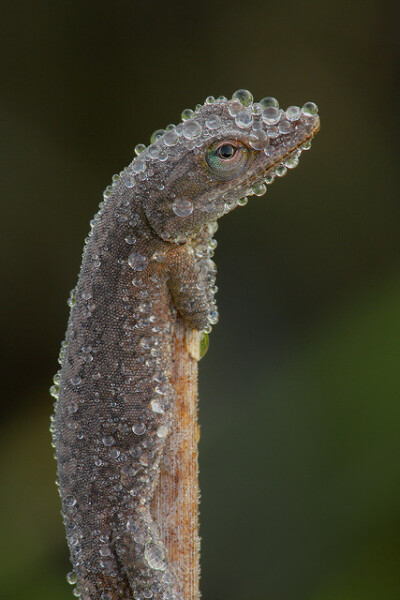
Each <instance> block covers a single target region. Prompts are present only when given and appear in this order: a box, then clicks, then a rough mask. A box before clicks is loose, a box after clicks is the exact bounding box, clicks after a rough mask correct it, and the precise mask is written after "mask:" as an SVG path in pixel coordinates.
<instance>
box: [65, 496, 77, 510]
mask: <svg viewBox="0 0 400 600" xmlns="http://www.w3.org/2000/svg"><path fill="white" fill-rule="evenodd" d="M64 504H65V506H68V507H72V506H75V504H76V500H75V498H74V497H73V496H65V499H64Z"/></svg>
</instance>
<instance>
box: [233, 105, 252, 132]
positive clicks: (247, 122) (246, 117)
mask: <svg viewBox="0 0 400 600" xmlns="http://www.w3.org/2000/svg"><path fill="white" fill-rule="evenodd" d="M235 123H236V125H237V126H238V127H240V129H246V128H247V127H251V125H252V123H253V115H252V114H251V112H250V111H249V110H246V109H244V110H241V111H240V112H238V114H237V115H236V117H235Z"/></svg>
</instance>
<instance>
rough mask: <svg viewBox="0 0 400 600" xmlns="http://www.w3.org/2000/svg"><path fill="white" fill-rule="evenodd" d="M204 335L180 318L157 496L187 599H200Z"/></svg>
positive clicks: (157, 515) (156, 514)
mask: <svg viewBox="0 0 400 600" xmlns="http://www.w3.org/2000/svg"><path fill="white" fill-rule="evenodd" d="M199 346H200V333H199V332H197V331H193V330H192V329H190V328H189V327H188V326H187V325H185V323H184V321H183V320H182V319H181V318H179V317H178V319H177V324H176V327H175V331H174V338H173V343H172V353H173V354H172V356H173V368H172V377H171V382H172V385H173V387H174V390H175V395H176V399H175V414H174V417H173V428H172V433H171V434H170V435H169V438H168V441H167V445H166V448H165V452H164V456H163V460H162V463H161V468H160V482H159V485H158V487H157V490H156V493H155V495H154V499H153V507H152V508H153V518H154V519H155V521H156V522H157V523H158V526H159V528H160V532H161V536H162V539H163V541H164V544H165V546H166V548H167V551H168V557H169V563H170V565H171V566H172V568H173V570H174V571H175V572H176V574H177V577H178V580H179V583H180V586H181V589H182V597H183V599H184V600H199V597H200V592H199V578H200V565H199V558H200V539H199V523H198V503H199V484H198V449H197V445H198V441H199V426H198V419H197V373H198V368H197V361H198V360H199Z"/></svg>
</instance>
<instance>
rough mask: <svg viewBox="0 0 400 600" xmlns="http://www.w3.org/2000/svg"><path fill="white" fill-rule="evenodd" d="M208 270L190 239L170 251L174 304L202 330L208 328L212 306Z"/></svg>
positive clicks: (171, 289) (170, 283)
mask: <svg viewBox="0 0 400 600" xmlns="http://www.w3.org/2000/svg"><path fill="white" fill-rule="evenodd" d="M208 262H210V263H212V261H208ZM212 264H213V263H212ZM209 272H210V270H209V269H207V268H203V269H202V268H201V267H200V266H199V263H198V261H196V258H195V253H194V250H193V247H192V246H191V245H190V244H189V243H186V244H183V245H182V246H178V247H177V248H176V250H175V251H174V252H173V253H171V256H170V264H169V279H168V287H169V290H170V292H171V295H172V299H173V302H174V305H175V307H176V308H177V310H178V312H179V314H180V315H181V316H182V317H183V318H184V319H185V321H186V323H187V324H188V325H189V326H190V327H192V329H198V330H199V331H202V330H204V329H207V328H208V327H209V325H210V322H211V321H210V314H211V312H212V308H213V306H212V305H211V303H210V300H209V296H210V294H209V293H208V286H209V283H208V281H207V276H208V275H209Z"/></svg>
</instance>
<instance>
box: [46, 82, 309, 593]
mask: <svg viewBox="0 0 400 600" xmlns="http://www.w3.org/2000/svg"><path fill="white" fill-rule="evenodd" d="M317 111H318V109H317V106H316V105H315V104H314V103H313V102H306V103H305V104H304V105H303V106H302V108H300V107H298V106H289V107H288V108H287V109H286V110H283V109H281V108H280V107H279V104H278V102H277V100H275V99H274V98H272V97H266V98H263V99H262V100H261V101H260V102H255V101H254V99H253V96H252V94H251V93H250V92H248V91H247V90H238V91H237V92H235V93H234V94H233V96H232V98H230V99H228V98H226V97H223V96H221V97H219V98H214V97H208V98H207V99H206V101H205V102H204V104H202V105H200V104H199V105H197V106H196V109H195V110H194V111H192V110H190V109H186V110H184V111H183V113H182V122H181V123H179V124H178V125H177V126H175V125H169V126H167V127H166V129H165V130H157V131H156V132H155V133H154V134H153V136H152V138H151V143H150V145H149V146H147V147H146V146H145V145H143V144H139V145H137V146H136V148H135V152H136V156H135V158H134V159H133V160H132V162H131V163H130V164H129V166H128V167H126V168H125V169H124V170H123V171H121V173H119V174H117V175H115V176H114V177H113V181H112V184H111V185H110V186H108V187H107V188H106V190H105V192H104V199H103V201H102V203H101V204H100V207H99V212H98V213H97V214H96V215H95V217H94V219H93V220H92V221H91V232H90V234H89V236H88V238H87V239H86V244H85V248H84V251H83V259H82V265H81V270H80V274H79V278H78V283H77V286H76V288H75V290H73V292H72V294H71V297H70V300H69V305H70V307H71V311H70V317H69V322H68V328H67V333H66V338H65V341H64V342H63V344H62V348H61V352H60V358H59V362H60V365H61V369H60V371H59V372H58V373H57V375H56V376H55V378H54V385H53V386H52V388H51V393H52V395H53V396H54V397H55V398H56V402H55V412H54V415H53V417H52V424H51V431H52V436H53V445H54V447H55V450H56V458H57V463H58V485H59V492H60V495H61V500H62V514H63V519H64V524H65V528H66V536H67V542H68V545H69V549H70V555H71V562H72V565H73V569H74V571H73V572H72V574H70V575H69V580H70V583H76V584H77V587H76V590H75V595H77V596H80V598H81V599H82V600H115V599H117V598H118V599H119V600H132V598H133V599H134V600H144V599H147V598H151V599H152V600H186V599H185V598H184V597H183V594H182V589H181V588H180V585H179V580H178V578H177V575H176V573H174V570H173V568H171V565H169V563H168V556H167V550H166V548H165V546H164V545H163V542H162V540H161V536H160V531H159V529H158V527H157V523H156V522H155V520H154V519H153V516H152V512H151V502H152V498H153V496H154V493H155V489H156V487H157V482H158V478H159V470H160V461H161V460H162V457H163V452H164V449H165V444H166V439H167V438H168V435H169V433H170V426H171V414H172V413H171V411H172V407H173V403H174V389H173V386H172V385H171V381H170V374H171V360H172V359H171V339H172V337H171V336H172V333H173V331H174V328H175V327H176V323H177V320H180V319H183V320H184V321H185V323H186V324H187V326H188V327H189V328H190V329H193V330H197V331H202V332H210V331H211V328H212V326H213V325H214V324H216V322H217V321H218V311H217V306H216V302H215V298H214V295H215V291H216V287H215V282H216V278H215V272H216V267H215V263H214V262H213V260H212V256H213V251H214V248H215V245H216V243H215V241H214V240H213V235H214V234H215V232H216V230H217V220H218V219H219V218H220V217H221V216H223V215H225V214H227V213H228V212H230V211H231V210H233V209H234V208H235V207H237V206H240V205H244V204H245V203H246V202H247V199H248V196H251V195H256V196H261V195H263V194H264V193H265V192H266V189H267V187H266V186H267V185H269V184H271V183H272V182H273V181H274V179H275V177H277V176H278V177H282V176H283V175H284V174H285V173H286V172H287V170H288V169H292V168H294V167H295V166H296V165H297V164H298V161H299V157H300V154H301V153H302V151H303V150H306V149H308V148H309V147H310V146H311V139H312V138H313V136H314V135H315V133H316V132H317V131H318V130H319V116H318V114H317Z"/></svg>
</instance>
